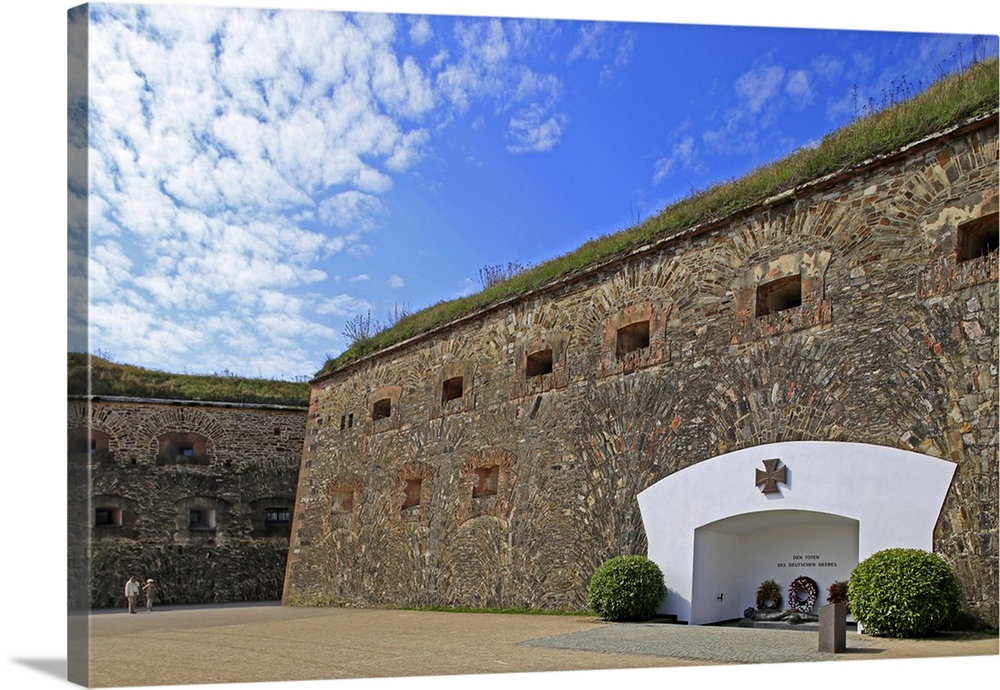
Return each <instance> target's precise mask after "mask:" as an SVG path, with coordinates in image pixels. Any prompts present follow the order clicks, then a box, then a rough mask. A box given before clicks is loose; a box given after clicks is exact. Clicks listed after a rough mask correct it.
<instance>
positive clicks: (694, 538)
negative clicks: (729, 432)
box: [637, 441, 956, 624]
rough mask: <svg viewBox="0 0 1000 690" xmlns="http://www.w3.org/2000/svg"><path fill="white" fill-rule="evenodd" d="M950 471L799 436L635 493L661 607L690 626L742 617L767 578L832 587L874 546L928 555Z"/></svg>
mask: <svg viewBox="0 0 1000 690" xmlns="http://www.w3.org/2000/svg"><path fill="white" fill-rule="evenodd" d="M955 467H956V466H955V464H954V463H951V462H948V461H945V460H940V459H937V458H933V457H930V456H926V455H921V454H918V453H913V452H910V451H904V450H899V449H896V448H888V447H885V446H876V445H869V444H862V443H838V442H830V441H795V442H788V443H774V444H766V445H761V446H755V447H753V448H747V449H743V450H739V451H735V452H732V453H727V454H725V455H720V456H717V457H714V458H710V459H707V460H704V461H702V462H699V463H696V464H694V465H691V466H689V467H687V468H685V469H683V470H680V471H678V472H675V473H673V474H671V475H670V476H668V477H666V478H664V479H662V480H660V481H659V482H657V483H656V484H653V485H652V486H650V487H649V488H647V489H646V490H644V491H642V492H640V493H639V495H638V496H637V500H638V502H639V510H640V512H641V514H642V521H643V525H644V527H645V530H646V537H647V541H648V544H649V552H648V553H649V557H650V559H652V560H653V561H655V562H656V563H657V564H659V565H660V567H661V569H662V570H663V573H664V577H665V579H666V584H667V587H668V589H669V593H668V595H667V599H666V601H665V602H664V603H663V605H662V606H661V609H660V610H661V612H662V613H667V614H673V615H676V616H677V617H678V619H679V620H681V621H686V622H689V623H692V624H705V623H712V622H716V621H720V620H728V619H732V618H739V617H740V616H741V614H742V612H743V610H744V609H745V608H747V607H750V606H753V605H754V598H753V595H754V591H755V589H756V586H757V585H758V584H759V583H760V582H761V581H762V580H763V579H765V578H767V577H773V578H774V579H776V580H778V582H779V583H780V584H783V585H784V586H785V587H787V586H788V584H789V583H790V582H791V581H792V579H794V577H795V576H797V575H801V574H808V575H809V576H810V577H812V578H813V579H815V580H817V581H822V582H823V583H824V584H829V582H828V581H830V582H832V581H833V580H836V579H845V578H844V575H845V573H846V574H847V575H849V574H850V569H852V568H853V565H855V564H857V563H858V562H859V561H861V560H863V559H864V558H866V557H867V556H869V555H871V554H872V553H874V552H876V551H879V550H881V549H885V548H891V547H907V548H918V549H923V550H926V551H930V550H932V548H933V536H934V527H935V525H936V524H937V521H938V517H939V515H940V512H941V507H942V505H943V503H944V499H945V496H946V494H947V492H948V488H949V486H950V484H951V481H952V477H953V476H954V473H955ZM785 580H787V582H786V581H785ZM821 599H825V590H824V592H823V597H821Z"/></svg>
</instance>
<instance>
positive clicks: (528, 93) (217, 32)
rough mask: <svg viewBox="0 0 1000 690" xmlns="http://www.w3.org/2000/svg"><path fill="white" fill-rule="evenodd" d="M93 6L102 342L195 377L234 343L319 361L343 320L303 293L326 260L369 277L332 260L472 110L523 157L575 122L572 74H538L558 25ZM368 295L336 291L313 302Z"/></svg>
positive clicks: (371, 226) (97, 299)
mask: <svg viewBox="0 0 1000 690" xmlns="http://www.w3.org/2000/svg"><path fill="white" fill-rule="evenodd" d="M91 13H92V14H91V16H92V21H91V25H90V30H91V31H90V41H89V51H90V52H89V58H90V60H89V69H90V75H89V76H90V103H89V105H90V131H89V135H90V142H89V143H90V150H89V151H88V157H89V158H88V160H89V173H90V175H89V181H90V194H91V196H90V199H89V207H88V209H87V211H88V217H89V222H90V230H91V240H92V242H93V252H92V256H91V259H90V261H91V283H92V286H91V292H90V294H91V299H92V301H93V305H92V314H96V315H97V316H98V319H97V320H96V321H95V327H94V335H95V340H94V342H95V345H96V346H99V347H104V348H106V349H109V350H111V351H114V352H117V353H120V356H121V357H122V358H123V359H124V360H128V361H135V362H136V363H143V362H149V361H159V362H163V363H164V364H163V366H167V364H166V363H170V366H175V367H178V365H183V366H179V367H178V368H179V369H181V370H184V369H187V368H188V367H190V366H207V365H208V364H209V363H210V362H211V361H212V358H214V357H222V356H225V354H226V352H228V351H230V350H231V351H233V352H238V353H240V354H239V356H241V357H244V358H246V361H248V362H256V363H257V366H262V367H273V366H274V363H275V362H277V361H278V358H276V357H275V356H273V353H272V352H265V350H266V349H267V348H272V347H279V346H280V347H281V348H286V349H287V356H288V357H289V360H290V361H300V362H301V361H304V360H305V355H304V354H303V353H304V352H305V350H304V349H303V347H302V345H301V342H300V343H295V342H293V341H294V339H295V338H298V339H299V340H300V341H307V340H310V339H317V338H322V337H327V336H329V333H330V331H329V328H328V326H326V325H325V324H324V323H322V322H319V321H316V322H314V321H311V320H310V319H311V318H312V317H310V316H309V314H307V311H306V309H305V308H304V306H303V305H302V303H301V299H302V298H303V291H304V290H305V288H306V287H307V286H310V285H314V284H317V283H320V282H321V281H324V280H325V279H326V277H327V268H329V269H331V272H335V271H341V272H345V274H348V275H349V273H346V272H347V271H352V270H353V271H355V272H356V270H357V269H351V268H344V266H342V265H337V264H329V265H328V263H327V262H330V261H332V260H333V259H332V258H331V257H334V256H335V255H337V254H341V257H342V259H347V258H348V257H355V258H356V257H363V256H365V255H367V254H368V253H369V252H370V251H371V249H370V246H369V244H368V243H367V242H365V241H364V235H365V233H369V232H372V231H375V230H377V228H378V227H379V226H380V225H381V224H382V223H383V222H384V220H385V218H386V217H387V215H388V213H389V207H388V206H387V201H386V199H387V196H388V193H389V192H390V190H392V189H393V187H394V181H395V179H396V178H397V177H398V176H399V175H401V174H403V173H406V172H409V171H412V170H414V168H415V167H416V166H417V165H419V164H420V162H421V161H423V160H424V159H425V158H427V157H428V156H430V155H432V154H433V137H434V136H437V135H438V133H439V132H440V131H441V130H442V129H443V128H444V127H446V126H449V124H450V123H453V122H454V120H455V117H456V116H457V115H458V114H460V113H461V112H462V111H463V110H464V109H466V108H469V107H470V106H472V105H476V104H484V105H485V106H487V107H486V108H484V109H482V110H483V112H478V111H477V112H476V113H475V117H484V116H485V117H486V118H489V117H490V108H492V116H493V117H495V118H497V120H498V121H500V122H504V123H505V124H507V126H508V127H509V131H508V140H509V144H510V146H509V150H510V151H512V152H526V151H546V150H549V149H551V148H552V147H553V146H555V145H556V144H557V143H558V141H559V139H560V137H561V136H562V133H563V131H564V129H565V127H566V125H567V123H568V121H569V120H568V118H567V116H566V115H565V114H563V113H560V112H559V108H558V103H559V101H560V98H561V96H562V89H563V85H562V83H561V81H560V79H558V78H557V77H556V76H555V75H553V74H547V73H544V72H542V71H539V70H536V69H532V68H530V67H529V66H528V57H530V56H536V55H537V54H538V53H539V52H540V51H542V50H547V40H548V38H551V37H552V36H554V35H555V34H556V33H557V32H558V30H559V29H558V27H557V25H556V24H555V23H553V22H544V21H543V22H537V21H530V22H525V21H515V20H499V19H459V20H454V26H455V29H454V36H443V35H439V33H440V32H437V31H436V30H435V27H436V26H437V25H436V24H435V23H434V22H435V21H440V20H435V19H434V18H428V17H422V18H409V19H406V18H398V17H394V16H385V15H376V14H364V13H362V14H358V15H346V14H339V13H334V12H325V11H317V12H311V11H288V12H285V11H268V10H259V9H253V8H249V9H232V8H205V7H192V6H171V5H164V6H156V5H149V6H138V5H101V4H99V5H93V6H91ZM449 21H451V20H449ZM331 37H335V40H332V39H331ZM403 46H405V47H403ZM410 48H414V49H416V48H419V50H415V52H413V54H412V55H407V54H405V52H403V51H405V50H407V49H410ZM421 55H422V56H424V57H419V56H421ZM83 210H84V209H83V207H80V208H77V209H75V214H76V215H78V216H81V217H82V215H81V214H82V212H83ZM342 259H338V260H342ZM355 277H356V278H359V276H355ZM389 285H390V286H391V287H395V288H399V287H402V286H403V285H405V282H404V280H403V278H402V277H400V276H393V277H392V278H391V279H390V280H389ZM352 305H353V306H352ZM360 305H367V302H365V301H364V300H355V301H353V302H352V301H350V300H349V299H347V298H345V296H339V297H337V298H332V299H330V300H327V301H322V302H320V303H319V304H318V306H317V308H316V310H315V312H312V314H313V317H314V316H315V315H316V314H320V315H323V316H331V317H339V316H342V315H344V314H349V313H351V310H352V309H354V308H357V307H359V306H360ZM220 314H228V315H229V316H230V317H231V318H232V319H234V320H228V319H224V320H219V319H218V316H219V315H220ZM209 332H211V333H212V334H213V337H212V338H206V337H205V336H204V334H205V333H209ZM282 334H284V335H282ZM293 335H294V337H293ZM178 336H179V337H178ZM334 337H335V336H334ZM228 356H232V355H231V354H230V355H228ZM157 358H160V359H158V360H157ZM220 361H221V360H220ZM216 368H219V367H218V366H216ZM230 368H232V369H233V370H234V371H236V370H242V368H240V367H230Z"/></svg>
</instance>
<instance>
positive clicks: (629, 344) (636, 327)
mask: <svg viewBox="0 0 1000 690" xmlns="http://www.w3.org/2000/svg"><path fill="white" fill-rule="evenodd" d="M647 347H649V321H637V322H636V323H631V324H629V325H628V326H622V327H621V328H619V329H618V337H617V341H616V346H615V354H616V355H617V356H618V357H624V356H625V355H627V354H628V353H630V352H635V351H636V350H641V349H643V348H647Z"/></svg>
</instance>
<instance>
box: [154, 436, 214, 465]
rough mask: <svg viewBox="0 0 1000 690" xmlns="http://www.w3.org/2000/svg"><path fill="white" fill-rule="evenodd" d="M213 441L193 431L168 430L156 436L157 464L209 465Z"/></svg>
mask: <svg viewBox="0 0 1000 690" xmlns="http://www.w3.org/2000/svg"><path fill="white" fill-rule="evenodd" d="M210 449H211V441H210V439H208V438H207V437H205V436H203V435H202V434H199V433H196V432H193V431H168V432H167V433H164V434H160V435H159V436H157V437H156V464H157V465H208V464H209V463H210V462H211V461H212V454H211V453H210Z"/></svg>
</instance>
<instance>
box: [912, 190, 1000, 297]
mask: <svg viewBox="0 0 1000 690" xmlns="http://www.w3.org/2000/svg"><path fill="white" fill-rule="evenodd" d="M921 229H922V232H923V234H924V236H925V237H926V238H928V241H930V242H931V260H930V261H929V262H928V267H927V269H926V270H925V271H924V272H923V273H922V274H921V275H920V276H919V278H918V281H917V294H918V295H919V296H920V297H921V298H923V299H926V298H928V297H934V296H936V295H943V294H946V293H949V292H953V291H955V290H960V289H962V288H966V287H970V286H972V285H979V284H982V283H992V284H995V283H996V282H997V280H998V277H1000V270H998V266H1000V251H998V250H997V245H998V237H1000V208H998V197H997V193H996V192H995V191H993V190H987V191H983V192H975V193H973V194H969V195H967V196H965V197H963V198H961V199H954V200H952V201H950V202H948V203H947V204H945V207H944V208H943V209H942V210H941V211H940V212H939V213H937V214H936V215H935V216H934V218H932V219H928V220H926V221H925V222H924V223H923V224H922V226H921Z"/></svg>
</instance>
